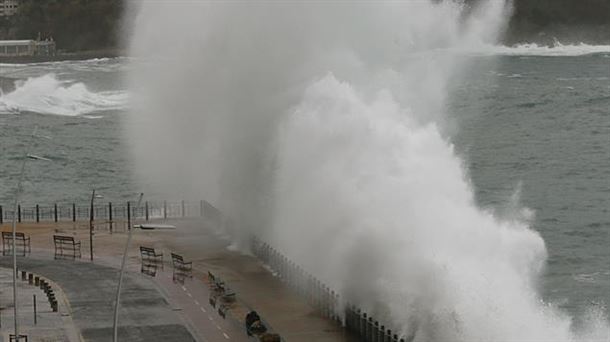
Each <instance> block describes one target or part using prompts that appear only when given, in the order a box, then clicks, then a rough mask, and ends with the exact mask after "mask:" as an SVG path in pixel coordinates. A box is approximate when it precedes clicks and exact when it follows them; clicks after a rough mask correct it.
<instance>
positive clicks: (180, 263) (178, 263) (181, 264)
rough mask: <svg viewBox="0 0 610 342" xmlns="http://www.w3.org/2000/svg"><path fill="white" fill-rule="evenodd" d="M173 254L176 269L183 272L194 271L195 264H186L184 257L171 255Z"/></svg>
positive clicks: (173, 263) (190, 262)
mask: <svg viewBox="0 0 610 342" xmlns="http://www.w3.org/2000/svg"><path fill="white" fill-rule="evenodd" d="M171 254H172V265H173V266H174V269H176V270H179V271H183V272H191V271H193V262H192V261H189V262H186V261H184V258H183V257H182V255H178V254H175V253H171Z"/></svg>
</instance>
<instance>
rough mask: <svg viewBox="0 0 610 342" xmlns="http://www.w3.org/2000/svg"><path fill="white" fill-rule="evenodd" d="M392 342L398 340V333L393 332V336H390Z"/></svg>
mask: <svg viewBox="0 0 610 342" xmlns="http://www.w3.org/2000/svg"><path fill="white" fill-rule="evenodd" d="M392 342H398V335H396V334H394V337H392Z"/></svg>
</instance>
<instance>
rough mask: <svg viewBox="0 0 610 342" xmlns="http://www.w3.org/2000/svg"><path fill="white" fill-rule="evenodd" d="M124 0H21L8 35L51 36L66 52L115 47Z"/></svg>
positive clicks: (29, 37) (30, 37)
mask: <svg viewBox="0 0 610 342" xmlns="http://www.w3.org/2000/svg"><path fill="white" fill-rule="evenodd" d="M124 6H125V4H124V1H123V0H22V1H21V4H20V7H19V12H18V13H17V14H16V15H15V16H13V18H11V19H10V23H9V24H10V25H11V26H12V29H11V30H10V31H9V32H7V34H9V35H12V36H13V37H11V38H19V39H36V38H38V37H39V36H40V38H42V39H47V38H53V39H54V40H55V41H56V42H57V47H58V49H62V50H66V51H82V50H100V49H113V48H116V47H117V46H118V45H119V44H118V42H119V41H118V40H119V35H118V30H119V28H120V27H121V16H122V14H123V10H124Z"/></svg>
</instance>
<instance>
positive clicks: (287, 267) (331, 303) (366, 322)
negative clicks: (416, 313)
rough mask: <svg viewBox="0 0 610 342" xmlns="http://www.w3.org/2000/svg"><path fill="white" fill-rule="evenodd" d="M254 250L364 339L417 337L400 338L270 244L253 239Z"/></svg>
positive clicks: (395, 341)
mask: <svg viewBox="0 0 610 342" xmlns="http://www.w3.org/2000/svg"><path fill="white" fill-rule="evenodd" d="M252 252H253V253H254V255H256V256H257V257H258V258H259V259H260V260H261V261H262V262H263V263H265V264H266V265H267V266H268V267H269V268H271V269H272V270H273V272H274V273H275V274H276V276H277V277H278V278H279V279H280V280H281V281H282V282H283V283H285V284H286V285H287V286H288V287H289V288H291V289H292V290H294V291H295V292H296V293H297V294H299V295H300V296H301V297H302V298H304V299H306V300H307V302H308V303H309V304H310V305H311V306H312V307H314V308H315V309H316V310H317V311H318V313H319V314H320V315H321V316H323V317H325V318H327V319H330V320H333V321H335V322H336V323H337V324H340V325H342V326H343V327H344V328H345V329H346V330H347V331H348V332H350V333H351V334H353V335H355V336H357V337H358V338H359V340H360V341H364V342H408V341H412V340H413V338H414V336H409V337H399V335H398V334H397V333H395V332H393V331H392V330H391V329H390V328H389V326H388V325H385V324H383V323H380V322H379V321H378V320H377V319H375V318H374V317H372V316H371V315H370V314H367V313H366V312H365V311H364V310H361V309H360V308H358V307H357V306H355V305H352V304H350V303H347V302H345V303H342V302H341V299H340V295H339V294H338V293H337V292H335V291H333V290H332V289H331V288H330V287H328V286H326V285H325V284H324V283H322V282H321V281H320V280H319V279H317V278H316V277H314V276H313V275H311V274H309V273H307V272H306V271H305V270H303V268H301V267H300V266H299V265H297V264H295V263H294V262H292V261H291V260H289V259H288V258H287V257H285V256H284V255H282V254H281V253H280V252H278V251H277V250H276V249H274V248H273V247H271V246H270V245H269V244H267V243H265V242H262V241H260V240H258V239H257V238H253V239H252Z"/></svg>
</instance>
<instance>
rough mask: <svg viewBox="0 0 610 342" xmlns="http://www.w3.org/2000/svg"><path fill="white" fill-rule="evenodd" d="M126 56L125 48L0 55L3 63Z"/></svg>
mask: <svg viewBox="0 0 610 342" xmlns="http://www.w3.org/2000/svg"><path fill="white" fill-rule="evenodd" d="M124 56H126V53H125V51H123V50H91V51H79V52H64V53H58V54H56V55H53V56H11V57H0V63H3V64H26V63H46V62H62V61H80V60H89V59H96V58H117V57H124Z"/></svg>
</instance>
